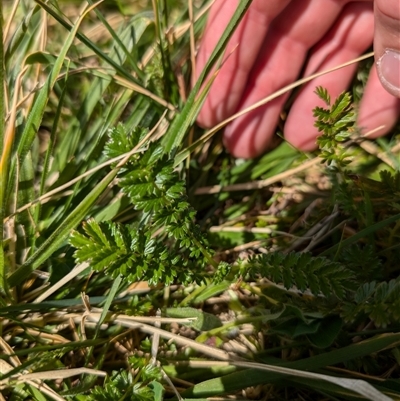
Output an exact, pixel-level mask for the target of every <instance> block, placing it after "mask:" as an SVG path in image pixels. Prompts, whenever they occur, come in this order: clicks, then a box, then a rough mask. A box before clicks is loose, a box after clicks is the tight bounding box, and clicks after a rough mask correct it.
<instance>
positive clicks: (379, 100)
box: [357, 67, 400, 138]
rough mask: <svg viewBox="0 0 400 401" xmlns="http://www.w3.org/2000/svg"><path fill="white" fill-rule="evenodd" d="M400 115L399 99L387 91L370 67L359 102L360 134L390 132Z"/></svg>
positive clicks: (374, 134)
mask: <svg viewBox="0 0 400 401" xmlns="http://www.w3.org/2000/svg"><path fill="white" fill-rule="evenodd" d="M399 116H400V99H399V98H397V97H395V96H393V95H392V94H390V93H389V92H387V91H386V90H385V89H384V88H383V86H382V84H381V82H380V80H379V78H378V74H377V72H376V68H375V67H374V68H372V70H371V73H370V76H369V79H368V82H367V85H366V87H365V89H364V94H363V98H362V99H361V103H360V110H359V113H358V120H357V125H358V126H359V127H360V130H361V134H363V135H368V138H377V137H379V136H383V135H385V134H387V133H388V132H390V131H391V130H392V128H393V127H394V126H395V124H396V122H397V119H398V117H399Z"/></svg>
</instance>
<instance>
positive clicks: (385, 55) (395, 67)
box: [374, 0, 400, 97]
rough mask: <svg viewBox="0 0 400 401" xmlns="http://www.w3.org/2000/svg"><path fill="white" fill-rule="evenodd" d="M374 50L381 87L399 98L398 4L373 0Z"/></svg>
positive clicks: (399, 4) (396, 0)
mask: <svg viewBox="0 0 400 401" xmlns="http://www.w3.org/2000/svg"><path fill="white" fill-rule="evenodd" d="M374 9H375V37H374V50H375V60H376V66H377V72H378V75H379V79H380V81H381V83H382V85H383V87H384V88H385V89H386V90H387V91H388V92H390V93H391V94H392V95H394V96H397V97H400V2H399V0H375V1H374Z"/></svg>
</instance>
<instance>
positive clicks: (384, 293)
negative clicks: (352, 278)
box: [343, 278, 400, 328]
mask: <svg viewBox="0 0 400 401" xmlns="http://www.w3.org/2000/svg"><path fill="white" fill-rule="evenodd" d="M366 316H368V318H369V319H371V320H372V321H373V322H374V324H375V325H376V326H377V327H384V328H385V327H387V326H388V325H390V324H396V323H397V322H398V321H399V320H400V279H398V278H397V279H393V280H390V281H389V282H386V281H382V282H380V283H377V282H376V281H372V282H369V283H365V284H362V285H361V286H360V287H359V288H358V290H357V291H356V292H355V295H354V299H353V302H352V303H349V302H346V303H345V304H344V306H343V317H344V318H345V319H346V320H347V321H354V320H356V319H360V318H365V317H366Z"/></svg>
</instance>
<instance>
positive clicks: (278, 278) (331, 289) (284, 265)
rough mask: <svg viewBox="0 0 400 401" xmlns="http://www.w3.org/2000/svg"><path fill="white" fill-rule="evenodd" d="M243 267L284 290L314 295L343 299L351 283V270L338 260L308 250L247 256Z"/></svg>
mask: <svg viewBox="0 0 400 401" xmlns="http://www.w3.org/2000/svg"><path fill="white" fill-rule="evenodd" d="M245 269H246V271H247V272H249V273H250V274H251V275H252V276H254V275H257V274H259V275H261V276H262V277H265V278H268V279H269V280H271V281H272V282H273V283H276V284H281V283H282V284H283V285H284V287H285V288H286V289H291V288H293V287H296V288H297V289H298V290H300V291H302V292H304V291H306V290H310V291H311V292H312V293H313V294H314V295H320V294H323V295H325V296H331V295H335V296H336V297H338V298H339V299H343V298H344V297H345V295H346V290H349V289H351V288H352V286H353V285H354V284H353V283H352V279H353V273H352V272H351V271H350V270H349V269H346V268H345V266H343V265H342V264H340V263H336V262H332V261H330V260H329V259H326V258H324V257H313V256H312V255H311V254H309V253H296V252H291V253H289V254H285V253H282V252H271V253H267V254H260V255H256V256H253V257H251V258H250V259H249V260H248V262H247V263H246V264H245Z"/></svg>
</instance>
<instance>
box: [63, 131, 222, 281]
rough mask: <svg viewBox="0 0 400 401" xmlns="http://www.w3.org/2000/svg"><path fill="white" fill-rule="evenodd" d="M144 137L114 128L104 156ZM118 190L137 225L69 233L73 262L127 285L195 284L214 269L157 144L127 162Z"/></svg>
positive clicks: (181, 187) (180, 185) (92, 226)
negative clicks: (140, 282)
mask: <svg viewBox="0 0 400 401" xmlns="http://www.w3.org/2000/svg"><path fill="white" fill-rule="evenodd" d="M144 134H145V131H143V130H140V129H136V130H134V131H133V132H132V133H129V134H128V133H127V132H126V129H125V127H124V126H123V125H122V124H119V125H118V126H117V127H116V128H115V129H113V130H111V132H110V139H109V141H108V143H107V144H106V147H105V155H106V156H108V157H110V158H114V157H119V156H121V155H123V154H125V153H127V152H129V151H131V150H132V149H133V148H134V147H135V146H137V145H138V143H139V142H140V140H141V139H142V138H143V136H144ZM118 178H119V180H118V184H119V186H120V187H121V188H122V190H123V191H124V193H126V194H127V196H128V197H129V198H130V200H131V201H132V204H133V205H134V208H135V209H136V210H138V211H139V212H140V218H139V219H138V223H135V224H132V225H124V224H116V223H113V222H108V223H96V222H95V221H94V220H89V221H88V222H87V223H86V224H84V226H83V229H84V231H85V234H86V235H84V234H79V233H78V232H74V233H73V234H72V235H71V238H70V242H71V244H72V245H73V246H74V247H75V248H77V251H76V252H75V257H76V259H77V261H79V262H85V261H87V262H89V263H90V265H91V267H92V268H93V269H95V270H97V271H102V270H104V271H105V272H106V273H107V274H110V275H111V276H112V277H116V276H117V275H122V276H123V277H125V278H126V279H128V280H129V281H130V282H133V281H138V280H148V281H149V282H150V283H151V284H158V283H160V282H161V283H164V284H167V285H169V284H171V283H172V282H173V281H174V279H176V278H179V281H180V282H183V283H188V282H190V281H193V280H194V281H199V280H201V276H202V275H201V272H202V271H204V267H205V266H206V265H207V264H208V263H212V264H215V262H214V261H213V260H212V257H211V251H210V249H209V247H208V243H207V241H206V239H205V237H204V236H203V235H202V233H201V231H200V229H199V227H198V226H197V225H196V224H195V222H194V219H195V214H196V213H195V211H194V209H193V208H192V207H191V206H190V204H189V202H188V201H187V196H186V188H185V182H184V181H183V180H181V179H180V178H179V173H178V172H177V171H176V170H175V169H174V167H173V160H171V159H169V158H168V156H166V155H164V154H163V148H162V146H161V145H160V144H158V143H151V144H150V145H149V146H148V149H147V150H145V151H143V152H140V153H137V154H135V155H133V156H132V157H131V159H130V160H129V163H127V164H126V165H125V167H124V168H122V169H120V171H119V174H118Z"/></svg>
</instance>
